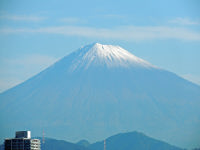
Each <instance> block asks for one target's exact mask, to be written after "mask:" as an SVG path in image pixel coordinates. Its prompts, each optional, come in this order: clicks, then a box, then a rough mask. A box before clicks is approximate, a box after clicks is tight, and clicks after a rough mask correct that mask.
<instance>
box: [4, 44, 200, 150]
mask: <svg viewBox="0 0 200 150" xmlns="http://www.w3.org/2000/svg"><path fill="white" fill-rule="evenodd" d="M0 120H1V121H0V135H1V138H5V137H8V136H9V135H11V134H13V132H14V131H16V130H24V129H29V130H31V131H32V132H33V133H35V134H36V135H38V136H39V135H41V133H42V130H45V133H46V135H47V136H52V137H55V138H58V139H66V140H71V141H78V140H80V139H82V138H84V139H88V140H89V141H91V142H94V141H96V140H100V139H104V138H106V137H108V136H110V135H113V134H116V133H119V132H124V131H133V130H136V131H141V132H144V133H146V134H147V135H151V136H153V137H155V138H157V139H160V140H165V141H167V142H169V143H171V144H174V145H177V146H181V147H193V146H194V147H197V146H200V145H199V143H200V86H198V85H196V84H194V83H191V82H189V81H187V80H185V79H183V78H181V77H179V76H177V75H176V74H174V73H172V72H169V71H166V70H163V69H161V68H158V67H156V66H154V65H152V64H150V63H149V62H147V61H145V60H143V59H141V58H138V57H136V56H134V55H133V54H131V53H130V52H128V51H126V50H125V49H123V48H121V47H119V46H112V45H102V44H98V43H95V44H92V45H87V46H85V47H82V48H80V49H78V50H77V51H75V52H73V53H71V54H69V55H68V56H66V57H64V58H63V59H61V60H60V61H58V62H56V63H55V64H53V65H52V66H50V67H48V68H47V69H45V70H44V71H42V72H40V73H39V74H37V75H35V76H33V77H32V78H30V79H29V80H27V81H25V82H23V83H21V84H19V85H17V86H15V87H13V88H11V89H9V90H7V91H5V92H3V93H1V94H0Z"/></svg>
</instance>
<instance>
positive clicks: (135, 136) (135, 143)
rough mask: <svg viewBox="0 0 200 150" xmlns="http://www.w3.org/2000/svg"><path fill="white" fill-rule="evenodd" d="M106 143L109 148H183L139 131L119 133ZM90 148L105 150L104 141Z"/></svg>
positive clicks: (155, 149)
mask: <svg viewBox="0 0 200 150" xmlns="http://www.w3.org/2000/svg"><path fill="white" fill-rule="evenodd" d="M105 143H106V149H108V150H125V149H126V150H182V149H181V148H178V147H175V146H172V145H169V144H167V143H165V142H162V141H159V140H156V139H153V138H150V137H148V136H145V135H144V134H142V133H138V132H129V133H121V134H117V135H114V136H111V137H109V138H107V139H106V141H105ZM89 148H90V149H92V150H103V149H104V141H101V142H97V143H94V144H92V145H90V146H89Z"/></svg>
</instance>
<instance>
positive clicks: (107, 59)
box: [71, 43, 153, 70]
mask: <svg viewBox="0 0 200 150" xmlns="http://www.w3.org/2000/svg"><path fill="white" fill-rule="evenodd" d="M75 53H76V58H75V59H74V60H73V63H72V64H73V65H72V66H71V69H72V70H76V69H78V68H84V69H88V68H89V67H92V66H107V67H119V66H120V67H131V66H135V67H153V65H151V64H150V63H148V62H146V61H145V60H143V59H141V58H138V57H136V56H134V55H133V54H131V53H130V52H128V51H127V50H125V49H123V48H121V47H120V46H113V45H102V44H99V43H95V44H91V45H87V46H85V47H83V48H80V49H79V50H78V51H76V52H75Z"/></svg>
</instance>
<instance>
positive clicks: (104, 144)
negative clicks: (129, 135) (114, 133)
mask: <svg viewBox="0 0 200 150" xmlns="http://www.w3.org/2000/svg"><path fill="white" fill-rule="evenodd" d="M104 150H106V140H104Z"/></svg>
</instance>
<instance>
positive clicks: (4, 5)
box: [0, 0, 200, 92]
mask: <svg viewBox="0 0 200 150" xmlns="http://www.w3.org/2000/svg"><path fill="white" fill-rule="evenodd" d="M199 8H200V1H198V0H187V1H186V0H176V1H174V0H167V1H160V0H152V1H149V0H146V1H145V0H141V1H133V0H123V1H114V0H84V1H81V0H73V1H69V0H43V1H41V0H32V1H31V0H29V1H27V0H1V2H0V70H1V72H0V92H2V91H4V90H6V89H8V88H10V87H12V86H14V85H16V84H19V83H21V82H23V81H24V80H27V79H28V78H30V77H31V76H33V75H35V74H37V73H39V72H40V71H41V70H43V69H44V68H46V67H47V66H49V65H51V64H52V63H54V62H55V61H57V60H59V59H60V58H62V57H64V56H66V55H67V54H69V53H70V52H72V51H74V50H76V49H78V48H79V47H81V46H84V45H87V44H90V43H94V42H99V43H102V44H113V45H120V46H121V47H123V48H125V49H126V50H128V51H130V52H132V53H133V54H134V55H136V56H138V57H141V58H143V59H145V60H147V61H149V62H150V63H152V64H154V65H156V66H158V67H161V68H164V69H166V70H169V71H171V72H174V73H176V74H178V75H179V76H182V77H184V78H186V79H189V80H191V81H193V82H195V83H197V84H199V85H200V69H199V66H200V59H199V57H200V9H199Z"/></svg>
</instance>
